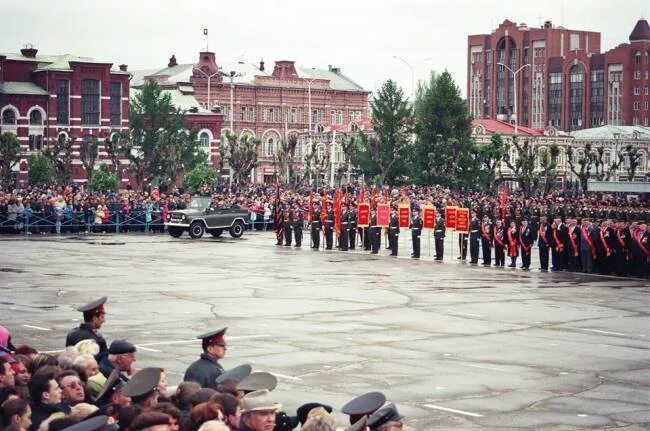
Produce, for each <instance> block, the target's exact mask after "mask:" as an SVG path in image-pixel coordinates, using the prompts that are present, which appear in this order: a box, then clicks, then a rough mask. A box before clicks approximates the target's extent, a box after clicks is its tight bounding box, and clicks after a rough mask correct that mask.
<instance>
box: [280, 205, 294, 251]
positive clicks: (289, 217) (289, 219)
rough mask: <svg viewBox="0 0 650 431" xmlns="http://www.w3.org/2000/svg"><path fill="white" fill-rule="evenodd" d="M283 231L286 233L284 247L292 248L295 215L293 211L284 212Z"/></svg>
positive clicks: (286, 210)
mask: <svg viewBox="0 0 650 431" xmlns="http://www.w3.org/2000/svg"><path fill="white" fill-rule="evenodd" d="M282 230H283V231H284V245H285V247H291V237H292V236H293V213H292V211H290V210H288V209H285V210H284V219H283V221H282Z"/></svg>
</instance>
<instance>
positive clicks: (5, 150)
mask: <svg viewBox="0 0 650 431" xmlns="http://www.w3.org/2000/svg"><path fill="white" fill-rule="evenodd" d="M20 153H21V149H20V141H19V140H18V138H17V137H16V135H14V134H13V133H11V132H4V133H3V134H2V135H0V182H1V183H0V184H1V185H2V186H4V187H9V186H10V184H11V172H12V169H13V167H14V166H16V165H17V164H18V162H20Z"/></svg>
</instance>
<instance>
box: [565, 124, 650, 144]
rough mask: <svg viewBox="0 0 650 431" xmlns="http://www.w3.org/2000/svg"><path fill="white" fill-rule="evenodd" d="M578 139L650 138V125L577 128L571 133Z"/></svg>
mask: <svg viewBox="0 0 650 431" xmlns="http://www.w3.org/2000/svg"><path fill="white" fill-rule="evenodd" d="M571 136H573V138H574V139H576V140H581V141H589V140H592V141H607V140H615V139H621V140H632V139H635V140H636V139H638V140H645V141H649V140H650V127H643V126H610V125H608V126H601V127H594V128H591V129H583V130H576V131H575V132H572V133H571Z"/></svg>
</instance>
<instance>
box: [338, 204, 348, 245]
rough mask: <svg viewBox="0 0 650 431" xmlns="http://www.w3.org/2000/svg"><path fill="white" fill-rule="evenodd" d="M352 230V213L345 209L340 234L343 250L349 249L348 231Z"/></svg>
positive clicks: (342, 214) (340, 243)
mask: <svg viewBox="0 0 650 431" xmlns="http://www.w3.org/2000/svg"><path fill="white" fill-rule="evenodd" d="M349 230H350V213H348V210H347V209H345V210H344V211H342V212H341V235H339V247H340V248H341V251H348V233H349Z"/></svg>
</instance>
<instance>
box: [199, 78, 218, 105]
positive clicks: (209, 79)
mask: <svg viewBox="0 0 650 431" xmlns="http://www.w3.org/2000/svg"><path fill="white" fill-rule="evenodd" d="M196 70H198V71H199V72H201V74H202V75H203V76H205V77H206V78H208V103H207V105H208V109H209V110H211V109H212V106H211V105H210V87H211V85H210V81H211V80H212V78H213V77H215V76H217V75H219V74H221V72H220V71H219V72H215V73H213V74H212V75H208V74H207V73H205V72H204V71H203V69H196Z"/></svg>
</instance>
